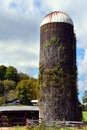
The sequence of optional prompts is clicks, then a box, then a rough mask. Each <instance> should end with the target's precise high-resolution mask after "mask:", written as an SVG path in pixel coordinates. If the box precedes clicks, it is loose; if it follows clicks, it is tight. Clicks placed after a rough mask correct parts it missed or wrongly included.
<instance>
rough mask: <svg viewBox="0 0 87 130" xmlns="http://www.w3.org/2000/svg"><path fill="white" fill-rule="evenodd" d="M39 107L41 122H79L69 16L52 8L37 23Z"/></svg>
mask: <svg viewBox="0 0 87 130" xmlns="http://www.w3.org/2000/svg"><path fill="white" fill-rule="evenodd" d="M39 87H40V97H39V99H40V100H39V107H40V118H42V121H43V122H48V121H56V120H67V121H80V120H81V118H82V116H81V108H80V106H79V103H78V92H77V67H76V36H75V34H74V25H73V22H72V19H71V18H70V17H69V16H68V15H67V14H66V13H64V12H60V11H55V12H52V13H50V14H48V15H46V16H45V18H44V19H43V20H42V22H41V26H40V63H39Z"/></svg>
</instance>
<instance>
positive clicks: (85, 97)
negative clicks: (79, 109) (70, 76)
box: [82, 91, 87, 103]
mask: <svg viewBox="0 0 87 130" xmlns="http://www.w3.org/2000/svg"><path fill="white" fill-rule="evenodd" d="M82 100H83V103H87V91H85V92H84V96H83V98H82Z"/></svg>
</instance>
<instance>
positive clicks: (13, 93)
mask: <svg viewBox="0 0 87 130" xmlns="http://www.w3.org/2000/svg"><path fill="white" fill-rule="evenodd" d="M14 99H17V95H16V91H15V90H10V91H9V92H8V93H7V95H6V98H5V101H6V102H8V101H12V100H14Z"/></svg>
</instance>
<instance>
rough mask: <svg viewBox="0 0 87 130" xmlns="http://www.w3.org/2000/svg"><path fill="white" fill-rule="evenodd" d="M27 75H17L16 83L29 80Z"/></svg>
mask: <svg viewBox="0 0 87 130" xmlns="http://www.w3.org/2000/svg"><path fill="white" fill-rule="evenodd" d="M29 78H30V77H29V75H27V74H24V73H18V81H21V80H26V79H29Z"/></svg>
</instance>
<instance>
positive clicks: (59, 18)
mask: <svg viewBox="0 0 87 130" xmlns="http://www.w3.org/2000/svg"><path fill="white" fill-rule="evenodd" d="M52 22H63V23H69V24H71V25H73V21H72V19H71V18H70V17H69V16H68V15H67V14H66V13H64V12H61V11H55V12H51V13H49V14H48V15H46V16H45V18H44V19H43V20H42V22H41V25H40V26H42V25H44V24H47V23H52Z"/></svg>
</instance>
